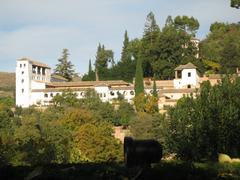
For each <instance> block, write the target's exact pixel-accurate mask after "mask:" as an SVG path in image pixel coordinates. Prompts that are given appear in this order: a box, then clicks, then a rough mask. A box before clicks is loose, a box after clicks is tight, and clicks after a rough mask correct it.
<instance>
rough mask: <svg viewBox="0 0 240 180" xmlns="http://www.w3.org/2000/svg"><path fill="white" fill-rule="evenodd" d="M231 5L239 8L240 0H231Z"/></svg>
mask: <svg viewBox="0 0 240 180" xmlns="http://www.w3.org/2000/svg"><path fill="white" fill-rule="evenodd" d="M231 7H233V8H237V9H239V7H240V0H231Z"/></svg>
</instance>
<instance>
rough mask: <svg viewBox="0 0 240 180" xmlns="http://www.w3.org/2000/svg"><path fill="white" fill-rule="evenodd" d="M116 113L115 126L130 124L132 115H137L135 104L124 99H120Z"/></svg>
mask: <svg viewBox="0 0 240 180" xmlns="http://www.w3.org/2000/svg"><path fill="white" fill-rule="evenodd" d="M115 114H116V115H115V118H114V120H115V122H114V125H115V126H128V125H129V123H130V121H131V119H132V117H134V116H135V112H134V109H133V106H132V105H131V104H129V103H127V102H125V101H123V100H122V101H120V103H119V107H118V109H117V110H116V112H115Z"/></svg>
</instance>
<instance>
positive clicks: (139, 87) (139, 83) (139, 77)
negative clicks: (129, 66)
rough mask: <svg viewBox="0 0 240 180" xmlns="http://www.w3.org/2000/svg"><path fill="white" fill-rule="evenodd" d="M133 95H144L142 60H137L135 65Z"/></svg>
mask: <svg viewBox="0 0 240 180" xmlns="http://www.w3.org/2000/svg"><path fill="white" fill-rule="evenodd" d="M134 90H135V95H136V96H137V95H139V94H140V93H144V85H143V70H142V60H141V58H138V60H137V65H136V74H135V84H134Z"/></svg>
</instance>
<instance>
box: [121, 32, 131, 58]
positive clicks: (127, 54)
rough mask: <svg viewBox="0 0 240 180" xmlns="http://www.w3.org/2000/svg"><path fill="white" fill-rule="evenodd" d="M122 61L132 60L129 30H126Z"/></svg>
mask: <svg viewBox="0 0 240 180" xmlns="http://www.w3.org/2000/svg"><path fill="white" fill-rule="evenodd" d="M121 61H122V62H128V61H131V54H130V52H129V38H128V33H127V31H125V33H124V41H123V48H122V56H121Z"/></svg>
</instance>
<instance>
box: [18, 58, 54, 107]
mask: <svg viewBox="0 0 240 180" xmlns="http://www.w3.org/2000/svg"><path fill="white" fill-rule="evenodd" d="M50 76H51V69H50V67H49V66H48V65H46V64H43V63H40V62H37V61H33V60H30V59H28V58H22V59H19V60H18V61H17V67H16V105H17V106H22V107H29V106H30V105H32V104H33V103H32V100H31V92H32V89H36V88H38V87H35V86H39V84H40V85H41V86H43V85H44V86H45V83H46V82H50Z"/></svg>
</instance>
